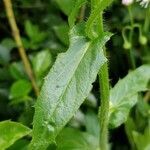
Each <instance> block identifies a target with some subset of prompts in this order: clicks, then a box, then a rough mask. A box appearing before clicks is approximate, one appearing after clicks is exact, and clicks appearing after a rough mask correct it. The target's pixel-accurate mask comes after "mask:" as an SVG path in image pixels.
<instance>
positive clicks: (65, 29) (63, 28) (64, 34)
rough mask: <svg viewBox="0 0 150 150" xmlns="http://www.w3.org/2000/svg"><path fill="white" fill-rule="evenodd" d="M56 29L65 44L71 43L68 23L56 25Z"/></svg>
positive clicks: (57, 34)
mask: <svg viewBox="0 0 150 150" xmlns="http://www.w3.org/2000/svg"><path fill="white" fill-rule="evenodd" d="M54 31H55V34H56V36H57V37H58V38H59V40H60V41H61V42H62V43H63V44H65V45H66V46H68V45H69V35H68V33H69V26H68V25H67V24H62V25H58V26H54Z"/></svg>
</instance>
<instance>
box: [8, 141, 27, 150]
mask: <svg viewBox="0 0 150 150" xmlns="http://www.w3.org/2000/svg"><path fill="white" fill-rule="evenodd" d="M28 145H29V141H27V140H25V139H21V140H18V141H16V142H15V143H14V144H13V145H12V146H11V147H9V148H8V150H28Z"/></svg>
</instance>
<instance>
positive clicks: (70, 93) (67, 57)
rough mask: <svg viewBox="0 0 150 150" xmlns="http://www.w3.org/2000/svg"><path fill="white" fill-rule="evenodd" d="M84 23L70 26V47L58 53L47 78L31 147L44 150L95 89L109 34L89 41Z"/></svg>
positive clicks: (39, 101)
mask: <svg viewBox="0 0 150 150" xmlns="http://www.w3.org/2000/svg"><path fill="white" fill-rule="evenodd" d="M83 31H84V26H83V25H82V26H81V25H80V26H77V27H74V28H73V29H72V30H71V33H70V35H71V41H70V43H71V44H70V47H69V49H68V51H67V52H66V53H62V54H60V55H59V56H58V58H57V60H56V62H55V64H54V66H53V67H52V68H51V70H50V72H49V74H48V75H47V77H46V78H45V82H44V85H43V87H42V90H41V93H40V96H39V98H38V100H37V103H36V106H35V116H34V122H33V139H32V143H31V146H30V149H34V150H40V149H42V150H45V149H46V148H47V146H48V145H49V144H50V143H52V142H54V140H55V137H56V136H57V135H58V133H59V132H60V131H61V129H62V128H63V127H64V126H65V125H66V123H67V122H68V121H69V120H70V119H71V117H72V116H73V115H74V114H75V112H76V111H77V110H78V108H79V107H80V105H81V104H82V103H83V101H84V100H85V98H86V97H87V96H88V94H89V92H90V91H91V89H92V83H93V82H94V81H95V79H96V76H97V73H98V71H99V69H100V67H101V66H102V65H103V64H104V63H105V62H106V58H105V57H104V55H103V51H102V47H103V46H104V44H105V42H106V41H107V40H108V39H109V38H110V34H108V33H107V34H104V35H103V36H102V38H98V39H96V40H94V41H89V40H88V39H87V38H85V36H84V32H83Z"/></svg>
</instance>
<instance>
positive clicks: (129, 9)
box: [128, 6, 136, 69]
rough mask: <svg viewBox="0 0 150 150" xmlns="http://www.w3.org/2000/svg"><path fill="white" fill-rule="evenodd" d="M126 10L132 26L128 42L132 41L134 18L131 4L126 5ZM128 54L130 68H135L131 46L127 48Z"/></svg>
mask: <svg viewBox="0 0 150 150" xmlns="http://www.w3.org/2000/svg"><path fill="white" fill-rule="evenodd" d="M128 12H129V16H130V22H131V27H132V30H131V32H130V37H129V40H130V43H133V41H132V37H133V30H134V19H133V15H132V11H131V6H129V7H128ZM129 54H130V60H131V65H132V69H135V68H136V64H135V58H134V55H133V47H132V46H131V48H130V50H129Z"/></svg>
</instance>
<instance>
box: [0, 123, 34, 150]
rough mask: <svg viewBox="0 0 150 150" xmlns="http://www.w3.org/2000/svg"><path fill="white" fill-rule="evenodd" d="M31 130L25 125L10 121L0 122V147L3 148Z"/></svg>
mask: <svg viewBox="0 0 150 150" xmlns="http://www.w3.org/2000/svg"><path fill="white" fill-rule="evenodd" d="M30 132H31V130H30V129H29V128H27V127H26V126H24V125H22V124H20V123H17V122H12V121H2V122H0V148H1V150H5V149H6V148H8V147H9V146H11V145H12V144H14V142H15V141H17V140H18V139H20V138H22V137H23V136H26V135H28V134H29V133H30Z"/></svg>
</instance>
